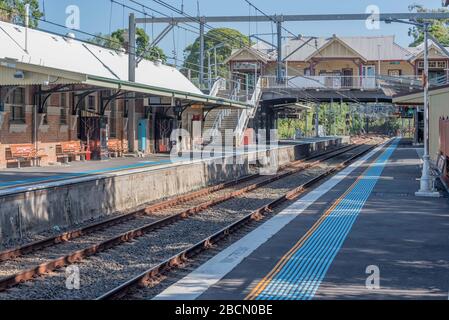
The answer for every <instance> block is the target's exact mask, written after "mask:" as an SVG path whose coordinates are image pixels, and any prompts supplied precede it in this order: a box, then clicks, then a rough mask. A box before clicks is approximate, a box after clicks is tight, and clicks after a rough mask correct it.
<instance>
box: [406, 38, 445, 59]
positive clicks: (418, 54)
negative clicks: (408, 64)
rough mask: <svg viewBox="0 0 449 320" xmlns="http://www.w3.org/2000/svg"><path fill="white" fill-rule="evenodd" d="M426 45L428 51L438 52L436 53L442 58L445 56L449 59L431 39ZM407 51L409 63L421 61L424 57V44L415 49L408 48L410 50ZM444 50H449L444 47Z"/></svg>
mask: <svg viewBox="0 0 449 320" xmlns="http://www.w3.org/2000/svg"><path fill="white" fill-rule="evenodd" d="M428 45H429V50H432V49H434V50H436V51H438V53H440V54H441V55H442V56H443V57H444V56H446V57H448V58H449V56H447V55H446V54H445V53H444V52H443V51H442V50H441V49H440V48H439V47H438V46H437V45H436V44H435V42H433V41H432V40H431V39H429V40H428ZM408 50H409V51H410V53H411V56H410V61H415V60H416V59H422V58H423V56H424V42H423V43H421V44H419V45H418V46H416V47H410V48H408ZM446 50H449V47H446Z"/></svg>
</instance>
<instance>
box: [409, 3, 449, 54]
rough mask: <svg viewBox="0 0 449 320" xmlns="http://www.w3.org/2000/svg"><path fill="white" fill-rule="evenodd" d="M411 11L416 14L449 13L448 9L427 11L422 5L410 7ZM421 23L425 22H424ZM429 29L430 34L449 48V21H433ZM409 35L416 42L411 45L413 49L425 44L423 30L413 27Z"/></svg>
mask: <svg viewBox="0 0 449 320" xmlns="http://www.w3.org/2000/svg"><path fill="white" fill-rule="evenodd" d="M409 10H410V11H414V12H448V11H449V10H448V9H446V8H438V9H427V8H425V7H424V6H422V5H418V4H413V5H411V6H409ZM419 22H423V21H422V20H421V21H419ZM430 23H431V25H430V28H429V31H430V33H431V34H432V35H433V36H434V37H435V38H436V39H437V40H438V41H439V42H440V43H441V44H443V45H444V46H449V19H444V20H432V21H430ZM409 35H410V36H412V37H413V39H414V41H413V42H412V43H411V46H412V47H416V46H418V45H420V44H421V43H423V42H424V33H423V31H422V29H418V28H416V27H412V28H410V29H409Z"/></svg>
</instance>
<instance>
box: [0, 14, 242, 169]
mask: <svg viewBox="0 0 449 320" xmlns="http://www.w3.org/2000/svg"><path fill="white" fill-rule="evenodd" d="M26 34H27V37H26ZM0 42H1V43H2V49H1V50H0V168H6V167H8V166H16V165H21V164H22V162H28V163H31V164H32V165H42V166H45V165H48V164H52V163H57V162H62V161H65V162H66V161H71V160H77V159H81V158H87V159H103V158H105V157H109V156H111V155H115V156H119V155H124V154H126V153H133V154H136V153H140V154H149V153H164V152H169V151H170V149H171V147H172V146H173V143H180V144H183V147H184V148H191V147H192V146H190V145H186V144H189V143H191V140H188V139H187V140H184V141H182V140H180V141H171V138H170V137H171V133H172V130H173V129H174V128H183V129H186V130H187V131H188V132H190V133H193V126H194V125H195V123H199V124H200V126H201V124H202V123H203V117H204V115H205V114H206V113H207V112H209V111H210V110H212V109H215V110H219V109H220V108H226V109H230V110H232V109H240V108H241V109H244V108H246V107H248V105H247V104H246V103H243V102H238V101H232V100H229V99H225V98H220V97H217V96H211V95H206V94H203V93H202V92H201V91H200V90H199V89H198V88H197V87H196V86H195V85H194V84H193V83H191V82H190V81H189V80H188V79H187V78H186V77H185V76H183V75H182V74H181V73H180V72H179V71H178V70H177V69H175V68H173V67H170V66H167V65H164V64H163V63H161V62H160V61H154V62H153V61H147V60H142V61H140V62H139V63H138V66H137V69H136V81H135V82H129V81H127V80H128V74H129V72H128V55H127V54H126V52H124V51H120V50H119V51H115V50H111V49H108V48H104V47H100V46H96V45H92V44H90V43H85V42H83V41H79V40H77V39H75V37H74V35H73V34H68V35H67V36H60V35H55V34H51V33H47V32H42V31H38V30H33V29H28V30H26V29H25V28H24V27H21V26H17V25H14V24H11V23H7V22H0ZM23 165H26V164H23Z"/></svg>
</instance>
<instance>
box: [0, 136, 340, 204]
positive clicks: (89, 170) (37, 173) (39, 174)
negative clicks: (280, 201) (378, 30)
mask: <svg viewBox="0 0 449 320" xmlns="http://www.w3.org/2000/svg"><path fill="white" fill-rule="evenodd" d="M332 139H335V137H325V138H306V139H301V140H289V141H281V142H280V143H279V145H278V148H288V147H289V146H295V145H308V144H313V143H316V142H326V141H330V140H332ZM263 148H264V146H251V145H250V146H246V147H245V148H244V150H243V149H238V150H235V151H234V152H232V151H231V152H229V151H225V150H222V151H217V150H215V153H214V155H213V156H212V157H211V156H209V155H207V154H205V153H203V154H201V153H200V154H199V155H197V154H196V153H197V152H192V156H191V157H190V156H184V155H183V156H181V157H176V158H172V157H171V156H170V155H167V154H157V155H150V156H146V157H143V158H136V157H123V158H111V159H110V160H104V161H84V162H81V161H78V162H71V163H70V164H69V165H57V166H47V167H22V168H9V169H0V196H2V195H6V194H11V193H15V192H24V191H30V190H36V189H42V188H48V187H54V186H60V185H64V184H66V183H73V182H80V181H86V180H91V179H100V178H102V177H105V176H108V177H110V176H114V175H121V174H126V173H132V172H134V170H138V171H142V170H145V171H148V170H157V169H161V168H167V167H170V166H176V165H183V164H190V163H194V162H198V161H206V160H210V159H211V158H221V157H226V156H231V155H241V154H245V153H246V154H250V153H254V152H258V151H260V150H262V149H263ZM184 154H185V155H189V152H188V151H186V152H184Z"/></svg>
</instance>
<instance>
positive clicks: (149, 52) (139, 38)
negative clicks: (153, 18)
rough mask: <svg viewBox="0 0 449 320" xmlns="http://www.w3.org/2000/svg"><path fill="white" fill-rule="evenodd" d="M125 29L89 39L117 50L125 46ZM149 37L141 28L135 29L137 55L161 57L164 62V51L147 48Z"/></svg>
mask: <svg viewBox="0 0 449 320" xmlns="http://www.w3.org/2000/svg"><path fill="white" fill-rule="evenodd" d="M127 32H128V31H127V30H125V29H118V30H116V31H114V32H112V33H111V34H110V35H103V34H101V33H100V34H98V35H97V37H95V38H93V39H91V40H90V41H91V42H94V43H97V44H99V45H102V46H105V47H108V48H112V49H116V50H119V49H121V48H124V47H125V43H126V33H127ZM149 45H150V37H149V36H148V35H147V34H146V33H145V30H144V29H142V28H137V29H136V52H137V55H138V56H143V57H144V58H145V59H147V60H156V59H161V60H162V61H163V62H164V63H165V62H166V61H167V56H166V55H165V53H164V51H163V50H162V49H161V48H159V47H157V46H155V47H152V48H151V49H149Z"/></svg>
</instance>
